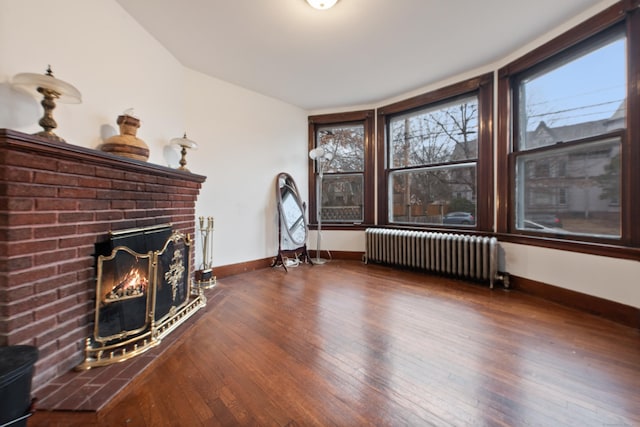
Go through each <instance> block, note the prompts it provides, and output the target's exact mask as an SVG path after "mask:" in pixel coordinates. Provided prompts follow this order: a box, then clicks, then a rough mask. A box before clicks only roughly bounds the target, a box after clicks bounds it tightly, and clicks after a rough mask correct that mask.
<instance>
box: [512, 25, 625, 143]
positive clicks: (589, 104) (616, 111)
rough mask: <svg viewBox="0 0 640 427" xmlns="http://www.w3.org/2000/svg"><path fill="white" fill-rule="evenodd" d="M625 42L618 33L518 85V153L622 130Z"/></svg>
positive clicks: (623, 121)
mask: <svg viewBox="0 0 640 427" xmlns="http://www.w3.org/2000/svg"><path fill="white" fill-rule="evenodd" d="M625 51H626V47H625V38H624V35H623V34H620V33H619V32H618V33H616V34H614V35H613V36H610V37H609V38H607V39H604V40H601V42H600V43H599V44H597V45H592V46H591V47H590V49H589V50H588V51H586V52H585V51H580V52H579V54H577V55H573V56H572V57H569V58H567V59H565V60H564V61H562V62H557V61H556V62H554V65H553V67H546V68H545V69H543V70H542V71H538V72H536V73H535V74H532V75H529V76H527V77H525V78H524V79H522V80H521V81H520V85H519V107H518V108H519V129H520V135H519V145H518V149H519V150H526V149H530V148H536V147H541V146H547V145H551V144H555V143H557V142H561V141H573V140H577V139H582V138H587V137H590V136H597V135H602V134H605V133H608V132H611V131H613V130H617V129H622V128H624V127H625V119H626V90H627V89H626V59H625V55H626V54H625Z"/></svg>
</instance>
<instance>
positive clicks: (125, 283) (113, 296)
mask: <svg viewBox="0 0 640 427" xmlns="http://www.w3.org/2000/svg"><path fill="white" fill-rule="evenodd" d="M148 285H149V279H147V277H146V276H145V275H144V274H142V273H140V270H138V269H137V268H133V269H131V270H129V272H128V273H127V274H126V275H125V276H124V278H122V280H120V282H119V283H118V284H116V285H115V286H114V287H113V288H111V291H109V292H108V293H107V294H106V295H105V300H106V301H113V300H119V299H123V298H134V297H138V296H142V295H144V293H145V292H146V291H147V286H148Z"/></svg>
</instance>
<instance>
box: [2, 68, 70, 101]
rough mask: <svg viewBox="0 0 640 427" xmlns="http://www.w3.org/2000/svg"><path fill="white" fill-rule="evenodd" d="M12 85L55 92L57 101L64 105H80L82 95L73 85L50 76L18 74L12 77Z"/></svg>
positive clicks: (49, 74)
mask: <svg viewBox="0 0 640 427" xmlns="http://www.w3.org/2000/svg"><path fill="white" fill-rule="evenodd" d="M12 83H13V84H14V85H18V86H26V87H29V88H32V89H37V88H43V89H48V90H50V91H53V92H55V93H56V94H57V95H58V97H57V101H58V102H62V103H65V104H80V103H81V102H82V95H81V94H80V91H79V90H78V89H76V88H75V87H74V86H73V85H71V84H69V83H67V82H65V81H62V80H60V79H57V78H55V77H54V76H53V74H51V73H50V72H49V73H48V74H36V73H20V74H16V75H15V76H14V77H13V80H12Z"/></svg>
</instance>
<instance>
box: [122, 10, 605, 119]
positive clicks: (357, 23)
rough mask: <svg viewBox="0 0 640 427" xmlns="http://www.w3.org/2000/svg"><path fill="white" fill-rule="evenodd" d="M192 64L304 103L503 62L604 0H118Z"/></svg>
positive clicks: (347, 99)
mask: <svg viewBox="0 0 640 427" xmlns="http://www.w3.org/2000/svg"><path fill="white" fill-rule="evenodd" d="M117 1H118V3H120V5H121V6H122V7H123V8H124V9H125V10H126V11H127V12H128V13H129V14H130V15H131V16H133V18H134V19H136V20H137V21H138V22H139V23H140V24H141V25H142V26H143V27H144V28H145V29H146V30H147V31H148V32H149V33H150V34H151V35H152V36H153V37H155V38H156V39H157V40H158V41H159V42H160V43H161V44H162V45H164V46H165V47H166V48H167V49H168V50H169V51H170V52H171V53H172V54H173V55H174V56H175V57H176V58H177V59H178V60H179V61H180V62H181V63H182V64H183V65H184V66H186V67H188V68H191V69H193V70H196V71H200V72H202V73H204V74H208V75H210V76H213V77H216V78H219V79H221V80H225V81H227V82H230V83H233V84H236V85H238V86H242V87H244V88H247V89H250V90H253V91H256V92H259V93H262V94H264V95H267V96H270V97H273V98H277V99H280V100H282V101H285V102H287V103H290V104H293V105H296V106H298V107H301V108H303V109H305V110H309V111H313V110H322V109H337V108H344V107H351V106H359V105H368V104H369V105H370V104H375V103H379V102H380V101H383V100H385V99H389V98H391V97H394V96H398V95H401V94H403V93H406V92H409V91H412V90H416V89H418V88H420V87H423V86H426V85H428V84H431V83H434V82H437V81H439V80H442V79H445V78H447V77H450V76H455V75H457V74H460V73H462V72H465V71H470V70H474V69H476V68H479V67H483V66H486V65H488V64H491V63H494V62H495V61H499V60H501V59H503V58H505V57H507V56H508V55H510V54H512V53H513V52H515V51H516V50H518V48H520V47H522V46H524V45H526V44H527V43H529V42H531V41H533V40H535V39H536V38H538V37H540V36H542V35H544V34H545V33H547V32H549V31H550V30H553V29H554V28H556V27H558V26H559V25H561V24H563V23H564V22H566V21H568V20H569V19H571V18H572V17H574V16H576V15H578V14H579V13H581V12H583V11H584V10H585V9H587V8H589V7H592V6H594V5H596V4H598V3H601V0H561V1H559V0H535V1H525V0H393V1H391V0H339V1H338V3H337V5H336V6H335V7H334V8H333V9H330V10H327V11H318V10H315V9H312V8H311V7H310V6H308V5H307V3H306V1H305V0H181V1H175V0H154V1H150V0H117Z"/></svg>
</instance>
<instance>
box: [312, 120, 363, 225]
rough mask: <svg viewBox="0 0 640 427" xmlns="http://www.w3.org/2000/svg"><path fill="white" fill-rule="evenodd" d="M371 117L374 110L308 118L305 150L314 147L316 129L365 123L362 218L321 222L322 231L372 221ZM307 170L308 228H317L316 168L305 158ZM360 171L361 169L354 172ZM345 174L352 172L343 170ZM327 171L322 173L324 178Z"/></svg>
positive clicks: (313, 162) (313, 163)
mask: <svg viewBox="0 0 640 427" xmlns="http://www.w3.org/2000/svg"><path fill="white" fill-rule="evenodd" d="M374 118H375V110H361V111H351V112H345V113H333V114H321V115H313V116H309V117H308V126H309V132H308V133H309V143H308V150H309V151H311V150H312V149H314V148H316V143H317V141H316V135H317V130H318V129H319V128H325V127H327V126H341V125H354V124H361V125H363V126H364V171H363V172H362V175H363V181H364V187H363V191H364V195H363V211H364V212H363V221H362V222H361V223H358V222H354V223H351V222H325V221H323V222H322V229H323V230H345V229H349V230H358V229H364V228H366V227H368V226H371V225H373V224H374V223H375V195H374V184H375V160H374V154H375V152H374V149H373V144H374ZM308 170H309V178H308V179H309V228H310V229H317V227H318V218H317V210H316V200H317V197H316V170H315V161H314V160H312V159H310V158H309V159H308ZM356 173H360V172H356ZM344 174H345V175H348V174H353V172H345V173H344ZM326 176H327V173H326V172H325V178H326Z"/></svg>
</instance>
